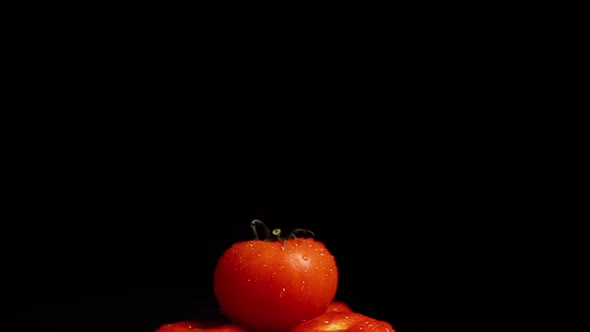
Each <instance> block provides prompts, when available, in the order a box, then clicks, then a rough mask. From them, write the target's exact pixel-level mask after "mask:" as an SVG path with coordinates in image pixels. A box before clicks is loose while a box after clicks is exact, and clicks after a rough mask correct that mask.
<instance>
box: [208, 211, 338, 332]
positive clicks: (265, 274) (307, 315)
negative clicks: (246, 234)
mask: <svg viewBox="0 0 590 332" xmlns="http://www.w3.org/2000/svg"><path fill="white" fill-rule="evenodd" d="M255 222H256V220H255V221H254V222H253V228H255V227H254V226H256V225H257V224H256V225H255ZM264 227H265V229H266V226H264ZM266 230H267V233H268V229H266ZM294 233H295V232H294ZM294 233H292V234H294ZM255 234H256V230H255ZM273 235H276V237H277V239H275V240H274V241H272V240H271V241H269V240H260V239H258V236H257V239H255V240H250V241H243V242H238V243H234V244H233V245H232V246H231V247H230V248H229V249H227V250H226V251H225V252H224V253H223V255H222V256H221V257H220V259H219V260H218V262H217V265H216V267H215V271H214V280H213V281H214V283H213V289H214V293H215V296H216V298H217V301H218V304H219V308H220V310H221V312H222V313H223V314H224V315H225V316H226V317H227V318H229V319H230V321H231V322H233V323H235V324H238V325H240V326H244V327H246V328H247V329H250V330H253V331H285V330H289V329H291V328H293V327H295V326H296V325H297V324H299V323H300V322H302V321H304V320H307V319H311V318H313V317H316V316H319V315H321V314H323V313H324V312H325V311H326V310H327V308H328V306H329V305H330V303H332V301H333V299H334V296H335V294H336V290H337V286H338V270H337V267H336V261H335V259H334V256H332V254H331V253H330V252H329V251H328V249H327V248H326V246H325V245H324V243H323V242H320V241H317V240H315V239H314V238H309V237H305V238H304V237H299V238H297V237H294V236H289V237H287V238H280V231H279V230H274V231H273Z"/></svg>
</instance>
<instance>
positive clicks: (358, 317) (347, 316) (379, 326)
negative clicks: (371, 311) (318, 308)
mask: <svg viewBox="0 0 590 332" xmlns="http://www.w3.org/2000/svg"><path fill="white" fill-rule="evenodd" d="M332 331H347V332H395V330H394V329H393V327H392V326H391V324H389V323H387V322H385V321H381V320H377V319H374V318H371V317H367V316H365V315H363V314H360V313H357V312H336V311H332V312H326V313H325V314H323V315H320V316H317V317H315V318H312V319H310V320H307V321H305V322H303V323H301V324H299V325H297V326H296V327H295V328H294V329H293V330H291V332H332Z"/></svg>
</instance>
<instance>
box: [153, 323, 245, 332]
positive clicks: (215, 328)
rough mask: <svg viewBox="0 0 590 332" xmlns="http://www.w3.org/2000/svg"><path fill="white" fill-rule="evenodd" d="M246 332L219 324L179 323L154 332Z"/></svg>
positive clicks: (237, 327) (236, 327)
mask: <svg viewBox="0 0 590 332" xmlns="http://www.w3.org/2000/svg"><path fill="white" fill-rule="evenodd" d="M195 331H203V332H246V330H244V329H243V328H241V327H239V326H237V325H233V324H225V323H221V322H219V323H218V322H194V321H188V320H186V321H180V322H175V323H171V324H164V325H162V326H160V327H159V328H158V329H157V330H156V331H155V332H195Z"/></svg>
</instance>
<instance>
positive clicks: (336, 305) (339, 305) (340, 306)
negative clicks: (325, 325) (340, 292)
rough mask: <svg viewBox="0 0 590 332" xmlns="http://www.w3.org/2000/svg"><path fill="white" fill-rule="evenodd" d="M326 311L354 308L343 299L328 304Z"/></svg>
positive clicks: (350, 310)
mask: <svg viewBox="0 0 590 332" xmlns="http://www.w3.org/2000/svg"><path fill="white" fill-rule="evenodd" d="M326 312H352V309H351V308H350V307H349V306H348V304H346V303H344V302H342V301H333V302H332V303H330V305H328V309H326Z"/></svg>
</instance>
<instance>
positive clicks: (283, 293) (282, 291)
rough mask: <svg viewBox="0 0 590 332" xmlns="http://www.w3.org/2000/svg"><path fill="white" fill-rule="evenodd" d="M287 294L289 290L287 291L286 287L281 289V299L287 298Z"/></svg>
mask: <svg viewBox="0 0 590 332" xmlns="http://www.w3.org/2000/svg"><path fill="white" fill-rule="evenodd" d="M286 292H287V290H286V289H285V287H283V288H281V292H280V293H279V297H281V298H283V297H285V293H286Z"/></svg>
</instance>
